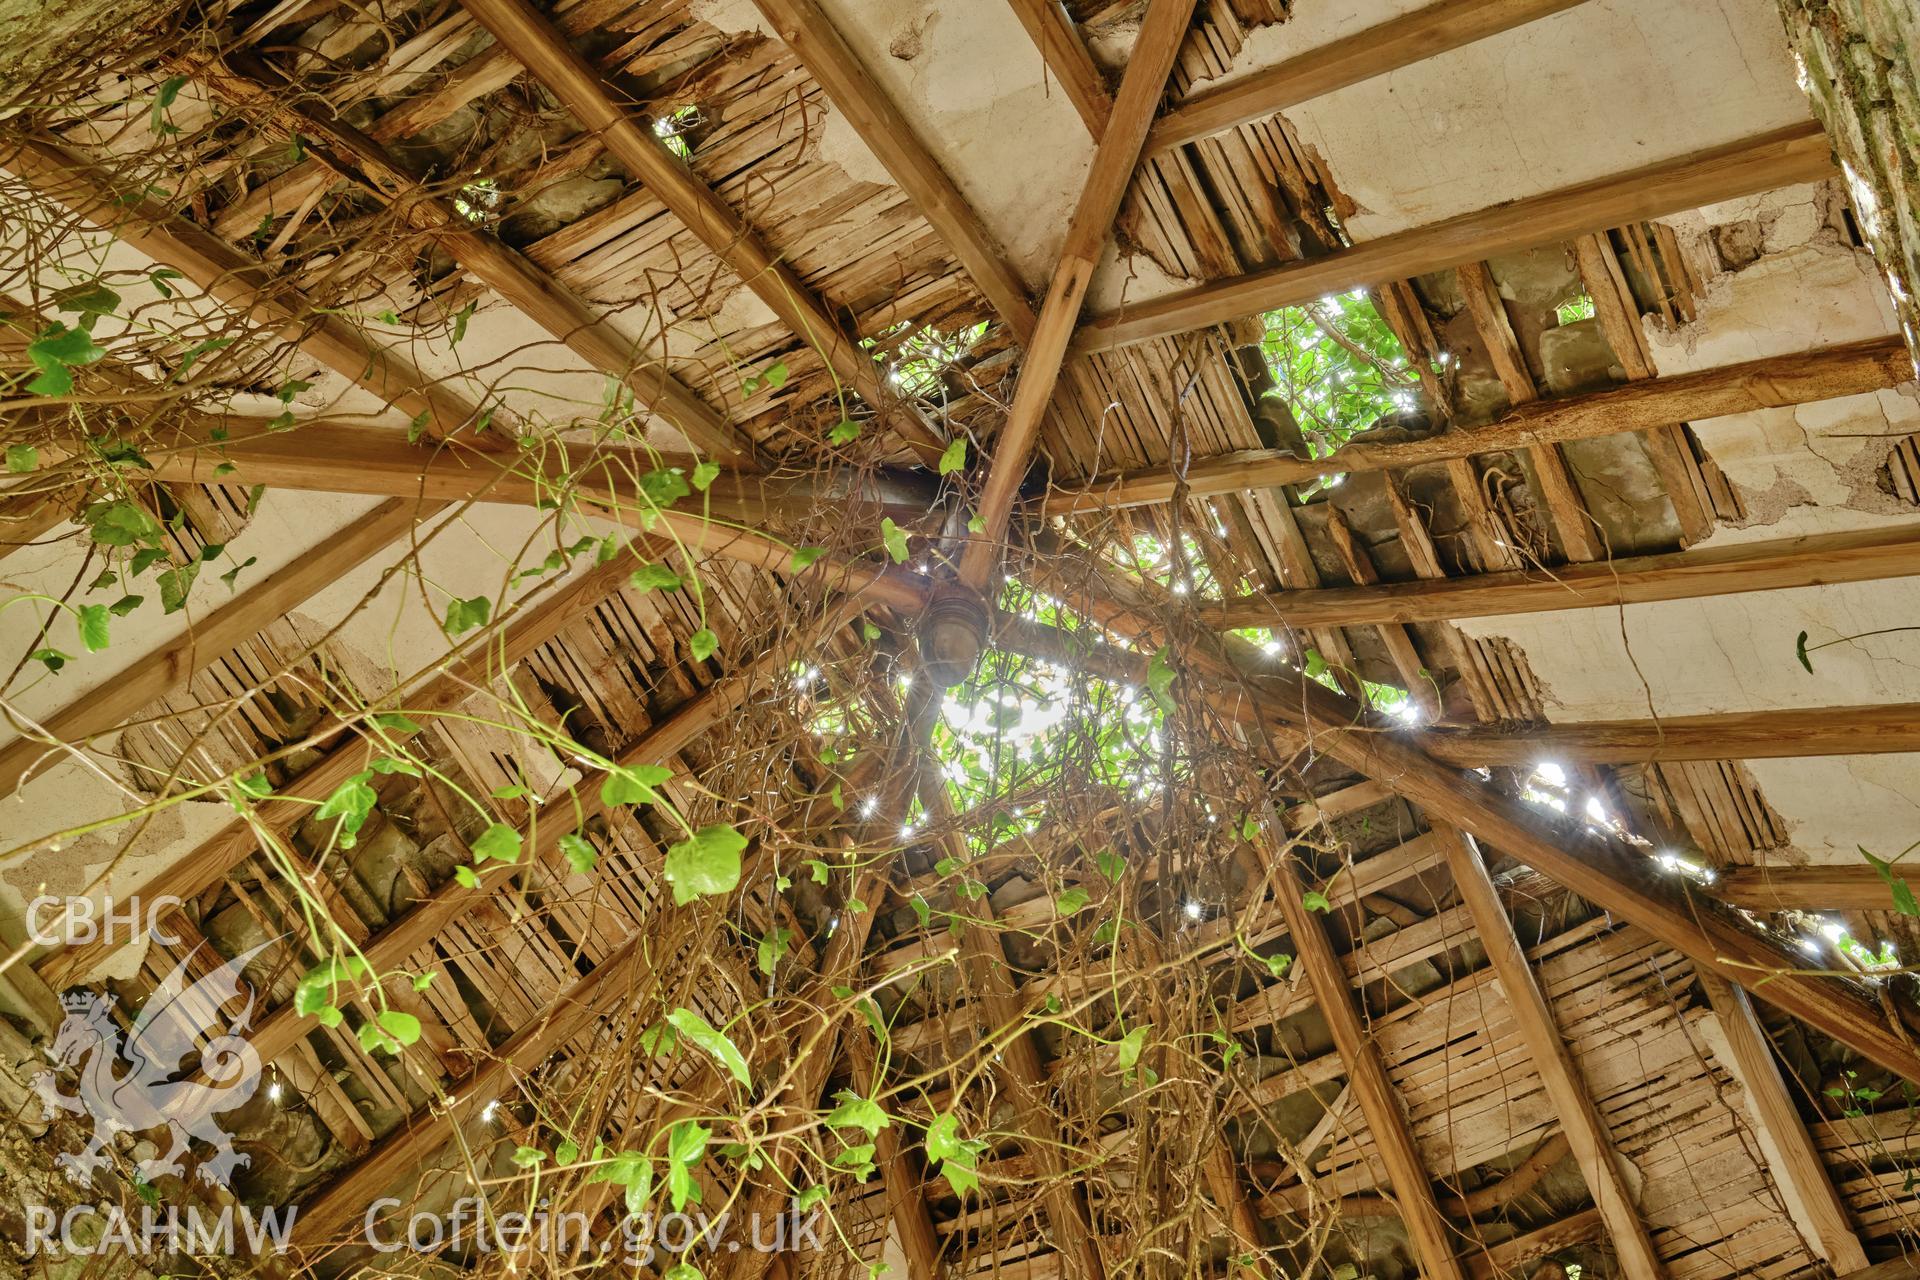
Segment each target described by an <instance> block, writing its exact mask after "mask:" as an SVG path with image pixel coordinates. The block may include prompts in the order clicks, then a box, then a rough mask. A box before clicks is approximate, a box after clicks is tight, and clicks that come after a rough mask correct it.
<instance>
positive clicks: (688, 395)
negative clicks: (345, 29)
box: [187, 53, 766, 471]
mask: <svg viewBox="0 0 1920 1280" xmlns="http://www.w3.org/2000/svg"><path fill="white" fill-rule="evenodd" d="M187 66H188V70H189V71H190V72H191V73H192V74H193V75H194V76H195V78H197V79H199V80H200V81H201V82H202V83H204V84H206V85H207V86H208V87H210V88H211V89H212V90H213V91H214V92H216V93H219V94H220V95H221V96H223V97H225V98H227V99H228V100H229V101H231V102H233V103H235V104H236V105H238V106H241V107H243V108H250V109H253V110H256V111H259V112H261V113H262V114H263V116H264V117H265V119H266V121H267V122H269V123H273V124H280V122H282V121H290V122H291V123H290V124H285V125H282V127H284V128H286V129H288V131H289V132H290V133H292V135H293V136H296V137H298V138H300V139H301V144H302V146H303V148H304V149H305V151H306V152H307V153H308V154H310V155H311V156H312V157H313V158H314V160H315V161H316V162H317V163H319V164H321V165H324V166H325V167H326V168H327V169H329V170H331V171H332V172H333V173H335V174H337V175H338V176H339V177H341V178H343V179H346V180H347V181H350V182H352V183H354V184H355V185H356V186H357V187H359V188H360V189H361V190H363V191H365V192H367V193H368V194H369V195H371V196H373V197H374V198H375V199H377V200H379V201H380V202H381V203H383V204H386V205H389V206H391V207H395V208H399V209H402V210H404V211H405V215H406V217H407V219H408V221H409V222H410V223H411V224H412V225H414V226H415V227H418V228H420V229H422V230H425V231H429V232H432V233H434V234H435V239H436V242H437V243H438V244H439V245H440V246H441V247H443V248H445V249H446V250H447V252H448V253H450V254H451V255H452V257H453V259H454V261H455V262H457V263H459V264H460V266H461V267H462V268H463V269H464V270H466V271H468V272H471V273H472V274H473V276H474V277H475V278H476V279H477V280H479V281H480V282H481V283H483V284H485V285H486V286H487V287H488V288H489V289H491V290H492V291H493V292H494V293H495V294H496V295H497V296H499V297H500V298H502V299H503V300H505V301H506V302H507V304H508V305H509V306H511V307H513V308H514V309H515V310H516V311H518V312H520V313H521V314H522V315H524V316H526V317H527V319H529V320H531V321H532V322H533V323H535V324H536V325H538V326H539V327H540V328H542V329H544V330H546V332H547V333H548V334H549V335H551V336H552V337H553V338H554V339H555V340H557V341H559V342H562V343H565V344H566V345H567V346H568V347H569V348H570V349H571V350H572V351H573V352H574V353H575V354H576V355H579V356H580V357H581V358H582V359H584V360H586V361H587V362H588V363H589V364H590V365H592V366H593V367H594V368H595V369H597V370H598V371H599V372H601V373H603V374H605V375H606V376H607V377H609V378H613V379H616V380H618V381H620V382H623V383H625V384H626V385H627V386H628V387H629V388H631V389H632V391H633V394H634V397H635V399H636V401H637V402H638V403H639V404H640V405H642V406H645V407H646V408H649V409H651V410H653V411H654V412H656V413H658V414H660V415H661V416H662V417H663V418H665V419H666V420H667V421H668V422H670V423H671V424H673V426H674V427H675V428H676V429H677V430H679V431H680V433H681V434H682V435H684V436H685V437H686V438H687V440H688V441H689V443H691V444H692V445H694V446H695V447H696V448H698V449H702V450H705V451H706V452H708V453H710V454H711V455H712V456H713V457H714V459H715V460H716V461H718V462H720V463H721V464H722V465H724V466H728V467H733V468H737V469H740V470H745V471H764V470H766V464H765V462H764V461H763V460H762V459H760V458H759V457H758V456H757V453H756V451H755V449H754V446H753V443H752V441H750V440H748V439H746V438H745V437H743V436H742V435H741V434H740V432H739V431H738V429H737V428H735V427H734V426H733V425H732V424H731V423H729V422H728V421H727V420H726V419H725V418H724V417H723V416H722V415H721V414H719V413H718V412H716V411H715V410H714V409H713V408H711V407H710V406H709V405H708V404H707V403H706V402H705V401H704V400H702V399H701V398H700V397H699V396H698V395H697V394H696V393H695V392H694V391H693V390H692V389H691V388H689V387H688V386H686V384H685V383H683V382H681V381H680V380H679V379H678V378H677V377H675V376H674V374H673V373H672V372H671V371H670V370H669V369H668V368H667V367H666V363H665V361H664V359H660V358H654V359H651V360H649V359H646V358H644V357H642V356H641V354H640V353H639V352H638V351H636V350H634V349H633V346H632V344H631V343H629V342H627V341H626V340H625V339H624V338H622V337H620V336H619V335H618V334H617V333H615V332H614V331H613V329H612V327H611V326H610V325H609V324H608V323H607V322H606V321H605V319H604V318H603V317H601V316H599V315H597V314H595V312H594V310H593V309H592V308H591V307H589V306H588V305H587V304H586V303H585V302H583V301H582V300H581V299H580V298H578V297H577V296H575V295H574V293H573V292H572V291H571V290H569V289H567V288H566V287H565V286H564V285H562V284H560V283H559V282H558V281H557V280H554V279H553V278H552V277H551V276H550V275H549V274H548V273H546V272H545V271H542V270H541V269H540V268H539V267H537V266H535V265H534V264H533V263H531V262H529V261H528V260H527V259H526V257H525V256H524V255H522V254H520V253H518V252H516V251H514V250H513V249H511V248H509V247H508V246H507V245H506V244H504V243H502V242H501V241H500V240H499V239H498V238H497V237H495V236H492V235H489V234H487V233H485V232H481V231H476V230H473V229H472V228H470V227H468V226H467V225H466V220H465V219H464V218H462V217H461V215H460V214H458V213H457V212H455V211H454V209H453V208H452V207H451V206H449V205H447V204H446V203H444V202H442V201H441V200H439V199H438V198H436V197H434V196H433V195H431V194H430V193H428V192H427V190H426V189H425V188H424V187H423V186H422V184H421V183H419V182H418V181H416V180H415V179H414V178H413V177H411V176H410V175H409V174H408V173H406V172H405V170H404V169H402V168H401V167H400V166H399V165H398V164H397V163H396V162H395V161H394V160H392V159H391V158H390V157H389V156H388V154H387V152H386V151H385V149H384V148H382V147H381V145H380V144H379V143H378V142H375V141H374V140H373V139H372V138H370V137H368V136H367V135H365V134H363V133H361V132H360V131H359V130H357V129H354V128H353V127H352V126H350V125H348V124H346V123H345V122H344V121H340V120H325V119H322V118H320V117H319V116H318V115H316V114H315V113H314V112H313V111H311V110H309V109H307V108H305V107H303V106H301V105H300V103H299V101H298V97H297V94H296V91H295V87H294V85H293V84H292V83H291V82H289V81H287V80H286V79H285V77H284V76H282V75H281V74H280V73H279V71H278V70H277V69H275V68H274V67H273V66H272V65H271V64H269V63H267V62H265V61H262V60H260V59H258V58H253V57H251V56H249V55H246V54H239V53H236V54H233V55H230V56H229V58H228V59H227V60H226V61H225V62H224V63H223V62H221V61H218V60H211V59H208V60H195V61H193V62H190V63H188V64H187Z"/></svg>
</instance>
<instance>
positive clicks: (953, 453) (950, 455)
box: [940, 436, 967, 476]
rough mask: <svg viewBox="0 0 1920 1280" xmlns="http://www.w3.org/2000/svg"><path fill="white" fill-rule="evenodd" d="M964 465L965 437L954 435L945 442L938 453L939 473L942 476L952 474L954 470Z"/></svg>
mask: <svg viewBox="0 0 1920 1280" xmlns="http://www.w3.org/2000/svg"><path fill="white" fill-rule="evenodd" d="M966 465H967V438H966V437H965V436H955V437H954V438H953V439H951V440H949V441H948V442H947V447H946V449H945V450H943V451H942V452H941V454H940V474H941V475H943V476H947V475H952V474H953V473H954V472H956V471H960V470H963V469H964V468H965V467H966Z"/></svg>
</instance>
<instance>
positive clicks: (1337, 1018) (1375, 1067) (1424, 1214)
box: [1256, 814, 1466, 1280]
mask: <svg viewBox="0 0 1920 1280" xmlns="http://www.w3.org/2000/svg"><path fill="white" fill-rule="evenodd" d="M1278 816H1279V815H1277V814H1270V820H1277V818H1278ZM1256 847H1257V848H1259V850H1260V852H1261V855H1262V857H1263V858H1264V859H1265V860H1266V861H1267V862H1268V863H1269V867H1268V872H1269V874H1270V875H1272V876H1273V877H1274V893H1273V896H1274V901H1275V902H1276V903H1278V904H1279V907H1280V913H1281V915H1282V916H1284V917H1285V919H1286V922H1287V931H1288V932H1289V933H1291V934H1292V935H1293V948H1294V952H1295V959H1296V962H1297V963H1298V964H1299V965H1300V966H1301V968H1303V969H1304V970H1306V974H1307V981H1308V983H1309V984H1311V985H1312V987H1313V994H1314V1000H1315V1002H1316V1003H1317V1004H1318V1006H1319V1009H1320V1013H1321V1016H1322V1017H1324V1018H1325V1019H1326V1023H1327V1030H1328V1032H1329V1033H1330V1034H1331V1035H1332V1037H1333V1043H1334V1046H1335V1048H1336V1049H1337V1050H1338V1051H1339V1054H1340V1060H1341V1061H1342V1062H1343V1063H1345V1064H1346V1068H1347V1078H1348V1080H1349V1081H1350V1082H1351V1085H1352V1088H1353V1097H1354V1100H1355V1101H1356V1102H1358V1103H1359V1104H1360V1110H1361V1113H1362V1114H1364V1115H1365V1116H1366V1118H1367V1132H1368V1134H1370V1135H1371V1136H1372V1138H1373V1144H1374V1149H1375V1151H1376V1152H1377V1153H1378V1155H1379V1157H1380V1163H1381V1164H1383V1165H1385V1166H1386V1172H1387V1182H1388V1185H1389V1186H1390V1187H1391V1188H1392V1190H1393V1198H1394V1200H1395V1201H1396V1203H1397V1204H1398V1207H1399V1210H1400V1221H1401V1222H1402V1223H1403V1224H1404V1225H1405V1226H1406V1229H1407V1236H1408V1238H1409V1239H1410V1240H1411V1241H1412V1243H1413V1248H1414V1253H1415V1255H1416V1256H1417V1257H1418V1259H1419V1262H1420V1274H1421V1275H1422V1276H1424V1277H1427V1280H1466V1272H1465V1270H1463V1269H1462V1267H1461V1265H1460V1259H1459V1258H1458V1256H1456V1254H1455V1253H1454V1246H1453V1237H1452V1230H1451V1229H1450V1228H1449V1227H1448V1225H1447V1220H1446V1218H1444V1217H1443V1216H1441V1213H1440V1205H1439V1202H1438V1201H1437V1200H1436V1199H1435V1197H1434V1194H1433V1179H1432V1177H1431V1176H1430V1175H1429V1174H1428V1173H1427V1170H1426V1166H1425V1165H1424V1164H1423V1163H1422V1161H1421V1159H1420V1151H1419V1148H1417V1147H1416V1146H1415V1145H1414V1141H1413V1130H1412V1128H1411V1126H1409V1125H1408V1123H1407V1117H1406V1113H1405V1112H1404V1111H1403V1110H1402V1109H1401V1102H1400V1097H1399V1095H1398V1093H1397V1092H1396V1091H1395V1089H1394V1087H1393V1081H1392V1079H1391V1078H1390V1077H1389V1076H1388V1075H1387V1069H1386V1066H1385V1064H1384V1063H1382V1061H1381V1059H1380V1050H1379V1047H1378V1046H1377V1045H1376V1044H1375V1043H1374V1041H1373V1040H1372V1038H1371V1037H1370V1036H1369V1035H1368V1034H1367V1029H1366V1028H1365V1027H1363V1026H1362V1025H1361V1023H1360V1013H1359V1010H1358V1009H1356V1008H1355V1006H1354V994H1353V988H1352V986H1351V985H1350V984H1349V983H1348V982H1347V973H1346V969H1345V968H1344V967H1343V966H1342V965H1341V963H1340V957H1339V956H1338V955H1336V954H1335V953H1334V950H1333V943H1332V941H1331V940H1330V939H1329V938H1328V937H1327V926H1326V922H1325V920H1324V919H1323V918H1321V917H1319V916H1317V915H1315V914H1314V913H1313V912H1312V911H1309V910H1308V909H1307V907H1306V906H1305V904H1304V901H1303V895H1304V894H1305V893H1306V885H1305V884H1303V883H1301V880H1300V876H1299V873H1298V871H1297V870H1295V864H1294V859H1293V857H1292V855H1291V854H1289V853H1286V852H1282V851H1279V850H1278V849H1276V847H1275V846H1274V845H1272V844H1270V843H1267V842H1266V841H1265V840H1262V841H1261V842H1260V843H1259V844H1258V845H1257V846H1256Z"/></svg>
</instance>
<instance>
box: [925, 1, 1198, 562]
mask: <svg viewBox="0 0 1920 1280" xmlns="http://www.w3.org/2000/svg"><path fill="white" fill-rule="evenodd" d="M1045 2H1046V3H1053V0H1045ZM1194 4H1195V0H1152V7H1151V8H1149V9H1148V10H1147V16H1146V19H1145V21H1144V22H1143V23H1142V24H1141V27H1140V35H1139V38H1138V39H1136V40H1135V42H1134V46H1133V53H1132V56H1131V57H1130V59H1129V60H1128V62H1127V71H1126V75H1125V76H1123V77H1122V78H1121V81H1120V95H1119V97H1118V98H1116V99H1115V100H1114V108H1113V116H1112V119H1111V121H1110V122H1109V124H1108V126H1107V129H1106V131H1105V132H1104V133H1102V134H1101V135H1100V145H1099V146H1098V147H1097V148H1096V149H1095V151H1094V155H1093V167H1092V168H1091V169H1090V170H1089V171H1088V173H1087V180H1086V183H1085V185H1084V186H1082V187H1081V190H1080V200H1079V203H1078V204H1076V205H1075V206H1074V211H1073V220H1072V222H1070V223H1069V224H1068V226H1067V238H1066V243H1065V244H1063V245H1062V246H1061V248H1060V262H1059V265H1058V266H1056V267H1055V268H1054V272H1053V280H1052V283H1051V284H1049V285H1048V287H1047V297H1046V301H1045V302H1043V303H1042V304H1041V306H1040V322H1039V324H1038V325H1037V326H1036V327H1035V329H1034V335H1033V341H1032V342H1031V343H1029V344H1028V346H1027V354H1026V359H1025V360H1024V362H1023V363H1022V364H1021V366H1020V377H1019V379H1018V380H1017V381H1016V382H1015V383H1014V388H1013V403H1012V405H1011V406H1010V407H1009V408H1008V410H1007V420H1006V423H1005V424H1004V425H1002V426H1001V428H1000V433H999V435H998V436H996V437H995V438H994V445H993V465H992V467H991V468H990V469H989V470H988V472H987V478H986V481H985V483H984V484H983V485H982V486H981V490H980V496H979V514H980V519H981V525H982V528H981V532H980V533H979V534H978V535H977V536H976V537H975V538H974V539H973V541H971V542H969V543H968V544H967V547H966V550H965V551H964V552H963V553H962V555H961V559H960V578H961V581H962V582H964V583H965V584H966V585H967V586H968V587H970V588H972V589H973V590H975V591H980V590H983V589H984V588H985V586H986V584H987V579H988V578H989V577H990V576H991V575H992V573H993V570H994V567H995V566H996V565H998V564H999V562H1000V543H1001V540H1002V539H1003V538H1004V537H1005V536H1006V532H1007V521H1008V519H1009V517H1011V515H1012V514H1013V503H1014V499H1015V497H1016V496H1017V493H1018V490H1019V487H1020V482H1021V480H1022V479H1023V478H1024V477H1025V476H1026V473H1027V466H1028V463H1029V462H1030V461H1031V460H1032V455H1033V447H1034V443H1035V441H1036V440H1037V439H1038V438H1039V434H1040V424H1041V421H1042V419H1044V418H1045V417H1046V412H1047V404H1048V402H1049V401H1050V400H1051V399H1052V398H1053V388H1054V385H1055V383H1056V382H1058V381H1059V378H1060V369H1061V366H1062V365H1063V364H1064V363H1065V361H1066V358H1067V342H1068V340H1069V339H1071V338H1072V336H1073V330H1074V326H1075V325H1076V324H1077V323H1079V319H1080V308H1081V306H1082V304H1083V303H1084V302H1085V301H1086V297H1087V286H1088V285H1089V284H1091V283H1092V281H1093V270H1094V267H1095V266H1096V265H1097V264H1098V263H1099V261H1100V253H1101V250H1102V249H1104V248H1105V246H1106V243H1107V237H1108V236H1109V235H1110V234H1111V232H1112V230H1113V221H1114V218H1115V217H1116V216H1118V214H1119V212H1120V202H1121V200H1122V199H1124V198H1125V197H1126V194H1127V184H1128V183H1129V182H1130V181H1131V180H1132V178H1133V171H1134V169H1135V167H1136V166H1137V165H1138V164H1139V162H1140V147H1141V144H1142V142H1144V141H1145V139H1146V136H1147V128H1148V126H1149V125H1151V124H1152V123H1153V116H1154V113H1155V112H1156V111H1157V110H1158V109H1159V106H1160V99H1161V98H1162V97H1163V96H1164V95H1165V94H1166V91H1167V77H1168V76H1169V75H1171V74H1172V72H1173V64H1174V60H1175V58H1177V57H1178V56H1179V53H1180V44H1181V41H1182V39H1183V38H1184V37H1185V36H1186V33H1187V27H1188V24H1189V23H1190V22H1191V21H1192V18H1193V8H1194Z"/></svg>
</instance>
